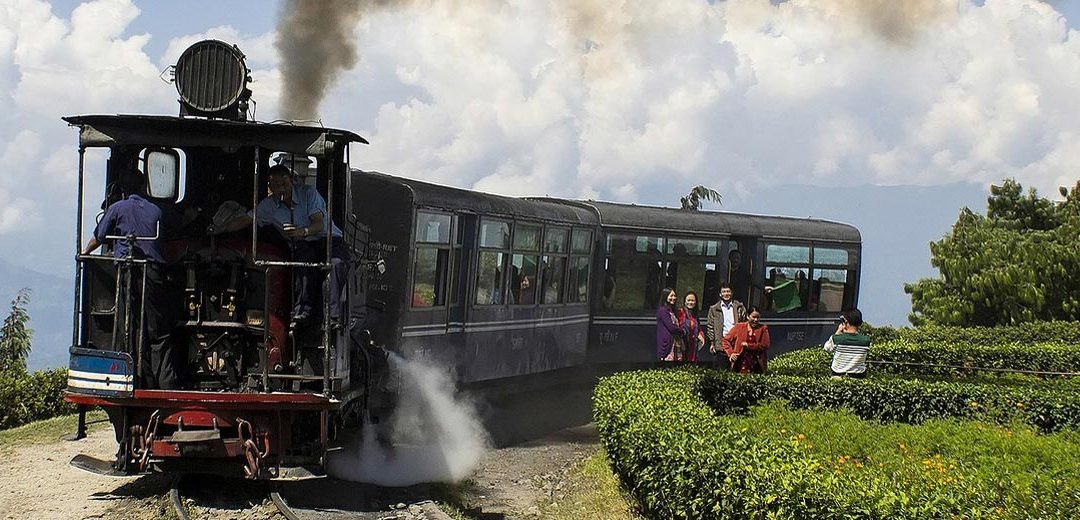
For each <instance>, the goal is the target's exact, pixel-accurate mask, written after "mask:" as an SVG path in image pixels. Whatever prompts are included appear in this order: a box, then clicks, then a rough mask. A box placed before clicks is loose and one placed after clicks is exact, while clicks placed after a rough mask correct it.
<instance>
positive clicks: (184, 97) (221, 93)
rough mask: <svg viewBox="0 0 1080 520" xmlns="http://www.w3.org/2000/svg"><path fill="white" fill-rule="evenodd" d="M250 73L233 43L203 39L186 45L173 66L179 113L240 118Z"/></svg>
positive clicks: (245, 99)
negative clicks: (188, 45)
mask: <svg viewBox="0 0 1080 520" xmlns="http://www.w3.org/2000/svg"><path fill="white" fill-rule="evenodd" d="M249 74H250V71H249V70H248V68H247V65H246V64H245V62H244V53H242V52H240V49H239V48H237V47H236V46H235V45H229V44H227V43H225V42H222V41H218V40H203V41H201V42H198V43H196V44H194V45H192V46H191V47H188V48H187V50H185V51H184V53H183V54H181V55H180V59H179V60H178V61H177V62H176V66H175V68H174V69H173V79H174V81H175V82H176V91H177V92H178V93H179V94H180V107H181V108H180V114H181V115H195V116H204V117H220V118H226V119H237V120H243V119H244V118H245V112H246V111H247V103H248V99H249V98H250V97H251V91H250V90H248V88H247V84H248V82H250V81H251V76H250V75H249Z"/></svg>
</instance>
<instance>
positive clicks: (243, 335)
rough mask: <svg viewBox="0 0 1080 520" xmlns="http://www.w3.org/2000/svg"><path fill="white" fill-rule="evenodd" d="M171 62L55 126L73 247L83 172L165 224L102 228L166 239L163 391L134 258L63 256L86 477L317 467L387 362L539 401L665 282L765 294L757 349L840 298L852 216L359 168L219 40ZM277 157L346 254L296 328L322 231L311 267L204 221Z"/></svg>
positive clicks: (629, 345)
mask: <svg viewBox="0 0 1080 520" xmlns="http://www.w3.org/2000/svg"><path fill="white" fill-rule="evenodd" d="M173 73H174V81H175V84H176V88H177V91H178V92H179V95H180V104H181V110H180V115H179V116H177V117H171V116H149V115H82V116H73V117H66V118H64V120H65V121H67V122H68V123H69V124H71V125H73V126H74V127H76V128H78V130H79V177H78V179H79V181H78V182H79V201H78V214H79V219H78V224H77V237H78V238H77V242H78V243H77V244H76V245H77V246H81V241H82V237H84V236H85V235H86V229H87V227H88V222H84V218H83V214H84V212H87V211H88V212H89V214H91V215H92V214H93V210H92V209H89V208H93V205H94V202H96V200H97V198H96V197H97V195H95V194H93V193H91V192H89V191H88V189H87V188H86V186H87V184H88V183H89V182H91V181H96V180H101V181H103V185H104V187H105V189H104V199H105V200H104V202H102V203H101V207H102V209H104V208H106V207H107V206H108V205H109V204H112V203H114V202H115V201H116V200H117V198H118V194H117V193H116V192H115V190H114V188H113V187H114V186H115V185H116V184H117V183H118V182H119V180H120V177H121V175H123V174H124V172H127V171H131V170H132V169H138V170H139V171H141V172H144V174H145V176H146V179H147V181H148V182H147V185H148V197H149V199H150V200H152V202H153V203H154V204H156V205H157V206H158V207H160V208H161V209H162V212H163V215H165V216H166V217H165V218H163V223H164V224H163V225H162V226H161V228H160V229H159V230H158V232H157V233H155V236H115V237H109V240H110V241H111V243H112V244H113V245H114V246H115V244H116V243H119V242H122V241H127V242H129V243H137V242H138V241H139V240H154V239H157V240H161V241H163V242H164V244H165V247H164V250H165V257H166V258H165V260H166V262H165V267H164V269H165V271H166V274H167V279H168V281H169V283H168V286H169V287H170V288H169V289H168V290H169V291H170V292H169V297H168V298H167V299H166V301H167V302H169V303H168V307H169V309H168V313H167V314H168V315H169V316H171V317H172V318H173V319H171V321H170V334H169V335H168V337H167V340H166V341H167V343H168V347H169V351H170V352H171V354H169V355H171V356H172V359H173V361H174V362H175V365H176V366H177V367H178V369H177V383H176V384H175V385H174V387H171V388H159V387H153V385H152V384H151V383H150V382H149V381H148V380H147V378H145V377H143V376H144V374H145V373H146V368H147V365H148V364H149V363H151V361H152V359H151V358H152V357H153V356H155V355H161V353H160V352H157V353H155V351H154V348H156V346H155V345H150V344H149V339H148V338H147V337H145V336H146V334H145V326H143V324H142V322H143V321H144V320H145V319H146V317H145V306H146V305H145V303H146V295H147V267H146V262H147V260H146V259H142V258H138V257H136V256H135V255H132V254H128V255H126V256H119V257H118V256H116V255H114V254H111V253H110V251H108V250H106V251H105V252H103V253H102V254H79V255H77V270H76V276H75V291H76V299H75V309H74V318H73V334H72V345H73V346H72V347H71V349H70V352H71V355H70V364H69V380H68V389H67V393H66V399H67V400H68V401H70V402H72V403H76V404H79V405H84V406H100V407H102V408H103V409H104V410H105V411H106V413H107V414H108V417H109V420H110V422H111V423H112V425H113V427H114V431H115V434H116V440H117V444H118V451H117V454H116V457H115V460H110V461H102V460H98V459H94V458H91V457H88V456H84V455H80V456H78V457H76V459H75V460H73V461H72V463H73V464H74V465H76V466H78V467H81V468H83V469H87V470H90V471H95V472H98V473H103V474H110V475H118V474H134V473H139V472H146V471H165V472H181V473H182V472H218V473H223V474H227V475H237V476H244V477H247V478H252V479H270V480H294V479H303V478H312V477H317V476H320V475H322V474H323V473H322V462H323V460H324V457H325V456H326V454H327V450H329V449H331V448H332V447H333V446H334V445H335V443H336V442H338V440H339V438H340V435H341V432H342V431H344V430H345V429H349V428H351V427H354V426H356V425H358V424H359V423H360V422H361V421H363V420H365V419H378V418H379V417H378V416H380V415H382V416H384V417H383V419H385V415H386V414H389V413H392V404H393V402H394V399H393V397H392V396H390V395H389V392H390V390H387V388H386V386H388V385H385V384H384V383H385V381H386V380H387V379H388V378H389V377H390V376H389V375H388V374H387V370H388V369H387V364H386V363H385V359H386V355H387V354H386V353H387V352H395V353H398V354H400V355H402V356H404V357H406V358H411V359H421V360H425V361H426V362H428V363H432V364H436V365H438V366H440V367H443V368H444V369H445V370H447V371H448V372H450V373H451V374H452V375H453V377H454V380H455V381H456V382H457V383H458V384H459V385H461V386H462V387H465V388H480V389H485V388H486V389H493V390H492V391H494V392H495V393H499V392H504V391H508V389H513V390H514V391H522V390H523V389H534V390H538V391H543V390H544V389H546V388H552V387H554V386H558V385H564V384H566V383H567V382H568V381H577V382H582V381H584V382H586V383H588V382H591V381H592V380H594V379H595V377H596V375H597V374H601V373H606V372H610V371H613V370H616V369H619V368H625V367H635V366H636V367H640V366H647V365H650V364H652V363H653V362H654V361H655V360H654V357H655V354H654V345H653V339H652V338H653V327H654V326H655V322H654V318H653V315H654V314H653V312H654V310H655V308H656V305H657V303H658V302H657V299H658V296H659V289H660V288H661V287H664V286H670V287H674V288H675V289H676V290H678V291H679V292H680V294H681V293H684V292H686V291H688V290H694V291H696V292H698V293H699V294H701V299H702V300H703V302H704V305H705V306H707V305H710V304H712V303H714V302H715V301H716V299H717V294H718V292H719V291H718V287H719V285H720V284H721V283H729V284H730V285H731V286H732V287H733V288H734V289H735V293H736V297H737V298H739V299H741V300H743V301H745V302H750V303H756V304H759V305H761V306H762V308H763V310H764V311H765V312H764V321H765V322H766V323H768V324H769V325H770V328H771V330H772V331H773V334H772V336H773V338H774V345H773V349H774V350H777V351H784V350H789V349H793V348H797V347H800V346H804V345H806V344H809V343H812V342H817V341H819V340H823V339H824V337H825V336H827V335H828V333H829V332H830V331H831V330H832V329H833V328H834V327H835V324H836V315H837V311H839V310H841V309H842V308H847V307H851V306H854V305H855V304H856V302H857V298H858V285H859V257H860V254H861V237H860V235H859V232H858V230H857V229H855V228H854V227H852V226H849V225H846V224H840V223H834V222H827V221H822V220H815V219H796V218H786V217H772V216H756V215H745V214H735V213H720V212H698V211H695V212H690V211H681V210H675V209H670V208H658V207H648V206H638V205H627V204H613V203H603V202H595V201H573V200H561V199H553V198H511V197H501V196H495V195H488V194H482V193H477V192H473V191H468V190H461V189H456V188H449V187H444V186H438V185H434V184H430V183H426V182H422V181H417V180H410V179H404V178H399V177H393V176H389V175H384V174H381V173H376V172H367V171H361V170H358V169H353V168H352V167H351V165H350V155H351V152H353V151H354V150H358V149H359V146H360V145H363V144H367V141H366V140H365V139H364V138H363V137H361V136H359V135H356V134H354V133H352V132H349V131H346V130H338V129H332V128H324V127H321V126H308V125H300V124H293V123H262V122H255V121H249V120H247V113H248V105H249V103H250V97H251V91H250V90H249V89H248V88H247V85H248V82H249V81H250V77H249V71H248V69H247V67H246V65H245V62H244V55H243V54H242V53H241V52H240V50H239V49H238V48H236V47H235V46H232V45H229V44H226V43H224V42H220V41H216V40H205V41H202V42H198V43H196V44H194V45H193V46H191V47H190V48H188V49H187V50H186V51H185V52H184V53H183V55H182V56H181V57H180V59H179V61H178V62H177V64H176V65H175V67H174V70H173ZM275 163H283V164H291V165H292V170H293V172H294V175H295V179H294V181H295V182H297V183H304V184H308V185H310V186H314V188H315V189H316V190H317V191H318V192H319V194H320V195H321V196H322V197H323V198H324V199H325V201H326V216H327V217H328V218H327V220H328V221H331V222H333V223H334V224H336V225H337V226H338V227H340V228H341V229H342V230H343V242H344V244H345V246H346V248H347V249H348V251H349V255H348V257H349V258H348V261H347V264H348V266H347V267H348V269H347V275H346V282H347V283H346V284H345V287H346V289H345V290H344V292H343V294H342V295H341V298H342V306H341V310H340V311H337V312H335V311H334V310H332V309H331V300H332V298H331V297H330V295H329V290H328V289H329V288H328V287H327V284H324V287H323V290H322V291H321V301H322V302H323V305H322V308H321V309H320V312H317V313H316V318H317V319H316V320H315V322H314V323H309V324H308V325H307V326H303V327H300V326H294V325H293V324H292V322H293V318H294V316H290V308H291V302H292V299H293V294H292V292H293V290H294V287H293V284H292V283H291V280H292V274H293V273H294V272H295V271H297V270H300V269H316V270H318V271H319V272H320V273H323V274H324V275H327V274H328V273H330V271H331V270H332V269H333V267H334V265H333V262H334V261H335V260H334V259H333V258H332V255H331V239H330V238H329V234H328V237H327V238H326V239H325V243H324V245H325V248H324V251H323V252H324V254H323V255H322V258H321V259H320V260H319V261H316V262H310V261H308V262H301V261H297V260H295V259H294V258H293V256H292V255H291V254H290V250H291V248H292V245H291V244H290V242H289V240H288V239H287V238H285V237H284V236H282V234H281V229H280V228H275V227H274V226H259V225H253V226H251V228H250V229H248V230H244V231H242V232H236V233H220V232H216V231H215V230H214V229H213V228H214V227H215V226H218V225H220V224H221V219H222V217H223V215H225V216H227V214H228V213H230V210H232V213H234V215H233V216H236V215H238V214H243V211H240V210H239V209H237V208H242V209H243V210H247V209H249V208H256V206H257V205H258V202H259V201H260V200H262V198H263V197H265V196H266V195H267V188H266V186H267V177H268V171H269V169H270V168H271V167H272V166H273V165H274V164H275ZM91 165H93V166H96V165H103V168H101V169H100V170H103V171H100V170H95V169H94V168H93V167H91ZM102 173H103V175H102ZM84 198H85V199H88V200H90V201H91V202H84ZM253 211H255V210H253ZM257 216H258V215H257V213H256V214H255V215H254V217H255V219H254V220H255V222H259V219H258V218H257ZM108 245H109V244H107V247H108ZM129 250H130V249H129ZM766 288H768V290H766ZM703 308H704V307H703ZM706 357H707V355H706Z"/></svg>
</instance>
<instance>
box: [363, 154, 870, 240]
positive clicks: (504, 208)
mask: <svg viewBox="0 0 1080 520" xmlns="http://www.w3.org/2000/svg"><path fill="white" fill-rule="evenodd" d="M362 174H364V175H368V176H370V177H371V178H373V179H378V180H381V181H382V182H385V183H389V184H397V185H400V186H402V187H404V188H406V189H407V190H409V192H410V193H411V195H412V199H413V200H412V204H413V205H414V206H417V207H422V208H430V209H439V210H445V211H460V210H466V211H471V212H475V213H478V214H482V215H492V216H503V217H511V218H535V219H542V220H549V221H561V222H566V223H572V224H601V225H603V226H604V227H607V228H615V229H617V228H626V229H632V230H635V231H641V230H652V231H657V232H663V233H698V234H701V233H710V234H717V235H748V236H760V237H766V238H797V239H803V240H807V239H808V240H825V241H840V242H854V243H858V242H860V241H861V236H860V234H859V230H858V229H856V228H855V227H854V226H851V225H849V224H842V223H838V222H831V221H828V220H822V219H814V218H795V217H779V216H767V215H752V214H746V213H731V212H722V211H684V210H680V209H675V208H664V207H657V206H642V205H637V204H620V203H613V202H597V201H577V200H566V199H556V198H548V197H527V198H517V197H506V196H502V195H491V194H487V193H479V192H475V191H470V190H465V189H461V188H452V187H449V186H441V185H438V184H432V183H429V182H424V181H419V180H415V179H405V178H401V177H395V176H391V175H386V174H382V173H376V172H362Z"/></svg>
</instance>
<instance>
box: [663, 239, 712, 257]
mask: <svg viewBox="0 0 1080 520" xmlns="http://www.w3.org/2000/svg"><path fill="white" fill-rule="evenodd" d="M718 250H719V242H717V241H715V240H696V239H688V238H669V239H667V254H669V255H676V256H703V255H707V256H716V254H717V251H718Z"/></svg>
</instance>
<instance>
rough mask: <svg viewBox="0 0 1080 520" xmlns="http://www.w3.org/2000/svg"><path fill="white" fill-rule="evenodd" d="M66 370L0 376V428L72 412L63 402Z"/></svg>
mask: <svg viewBox="0 0 1080 520" xmlns="http://www.w3.org/2000/svg"><path fill="white" fill-rule="evenodd" d="M65 388H67V369H66V368H57V369H53V370H42V371H38V372H34V373H32V374H27V373H25V372H22V373H4V374H0V429H7V428H14V427H16V426H21V425H23V424H26V423H29V422H33V421H40V420H42V419H48V418H51V417H56V416H58V415H65V414H70V413H75V405H73V404H71V403H68V402H66V401H64V389H65Z"/></svg>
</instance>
